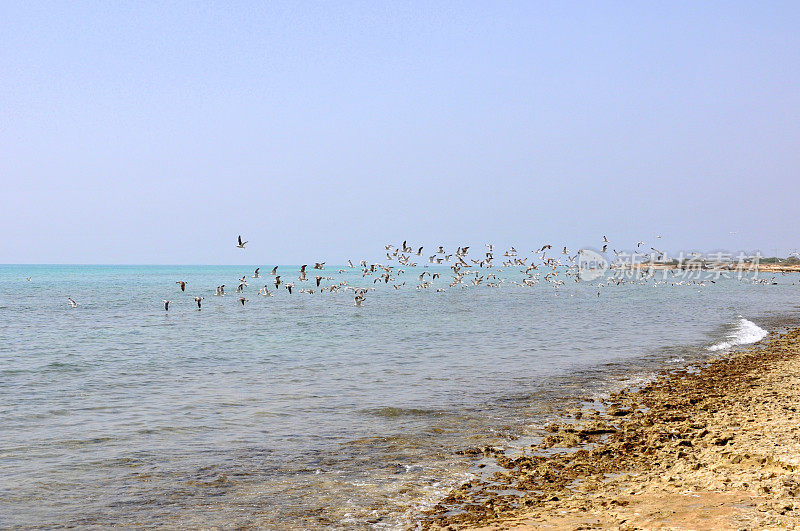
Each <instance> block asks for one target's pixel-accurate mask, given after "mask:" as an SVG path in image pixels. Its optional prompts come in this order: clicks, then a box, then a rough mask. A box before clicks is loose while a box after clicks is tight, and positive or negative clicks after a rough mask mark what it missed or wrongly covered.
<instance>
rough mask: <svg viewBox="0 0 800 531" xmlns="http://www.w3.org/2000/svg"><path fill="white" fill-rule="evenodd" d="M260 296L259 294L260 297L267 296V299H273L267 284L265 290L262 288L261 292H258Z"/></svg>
mask: <svg viewBox="0 0 800 531" xmlns="http://www.w3.org/2000/svg"><path fill="white" fill-rule="evenodd" d="M258 294H259V295H263V296H265V297H272V293H270V291H269V288H268V287H267V285H266V284H264V287H263V288H261V289H260V290H258Z"/></svg>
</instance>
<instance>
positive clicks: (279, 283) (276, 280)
mask: <svg viewBox="0 0 800 531" xmlns="http://www.w3.org/2000/svg"><path fill="white" fill-rule="evenodd" d="M280 285H281V276H280V275H278V276H276V277H275V287H276V288H277V287H278V286H280Z"/></svg>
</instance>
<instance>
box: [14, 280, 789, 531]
mask: <svg viewBox="0 0 800 531" xmlns="http://www.w3.org/2000/svg"><path fill="white" fill-rule="evenodd" d="M271 267H272V265H264V266H262V277H263V278H262V279H253V278H249V277H250V276H251V275H252V271H253V269H254V267H250V266H226V267H216V266H214V267H210V266H208V267H205V266H186V267H182V266H41V265H36V266H17V265H15V266H0V422H1V423H2V431H0V524H2V525H3V526H53V525H63V524H68V525H89V524H99V525H103V526H106V525H115V524H116V525H124V526H129V525H157V524H167V525H178V524H181V525H192V524H194V525H224V526H237V525H253V526H259V527H270V528H289V527H353V526H367V527H368V526H375V527H395V526H398V525H407V524H408V523H409V522H413V518H414V514H415V513H416V512H417V511H418V510H419V508H420V507H424V506H425V504H426V503H430V502H432V501H433V500H435V499H436V497H437V496H439V495H441V493H442V492H443V491H444V490H446V488H447V487H449V486H451V485H453V484H455V483H457V482H459V481H461V480H463V479H465V478H467V477H469V474H470V473H471V472H472V471H473V469H472V468H471V466H472V464H471V463H470V462H468V461H465V460H464V458H462V457H460V456H458V455H456V454H455V450H458V449H462V448H466V447H469V446H473V445H475V444H483V443H487V442H498V441H504V440H506V439H507V438H508V437H512V436H516V435H520V434H525V433H526V432H528V431H529V430H530V427H531V426H535V425H536V424H537V423H541V422H542V419H544V418H546V417H547V416H548V415H552V414H555V412H557V411H558V407H559V404H562V403H564V402H565V401H567V400H570V399H573V398H576V397H581V396H586V395H587V394H592V393H596V392H602V390H603V389H606V388H609V387H611V386H614V385H617V384H618V383H619V380H624V379H626V378H636V377H640V376H643V375H647V374H649V373H650V372H651V371H653V370H656V369H658V368H661V367H665V366H669V364H670V363H681V362H691V361H693V360H697V359H701V358H702V357H703V356H705V355H706V354H707V353H708V351H707V350H706V348H707V347H709V346H712V345H714V344H719V343H720V341H724V340H725V339H726V337H727V336H729V335H733V336H734V337H735V335H736V333H737V326H738V324H737V323H739V322H740V320H741V318H745V319H747V320H749V321H751V322H752V323H755V325H758V327H761V328H764V329H768V328H771V327H773V326H779V325H783V324H785V323H789V322H793V321H794V320H795V317H796V316H797V315H798V314H799V313H800V312H799V310H800V305H798V303H797V300H798V294H800V286H798V285H797V284H798V280H800V277H798V276H796V275H783V276H779V277H777V278H776V281H777V282H778V284H777V285H754V284H752V283H747V282H741V281H738V280H736V279H730V280H726V279H720V280H718V281H717V283H716V284H711V283H708V284H707V285H705V286H702V287H698V286H685V285H684V286H672V285H671V284H670V283H669V282H668V283H666V284H661V285H658V286H654V285H653V281H649V282H647V283H644V284H638V283H634V284H626V285H620V286H608V287H605V288H603V289H602V294H601V296H600V297H598V296H597V291H598V288H597V286H596V284H597V282H594V283H584V282H580V283H572V282H568V283H567V284H566V285H564V286H562V287H560V288H558V289H554V287H553V286H551V285H546V284H538V285H535V286H532V287H524V286H520V285H518V284H513V283H512V281H514V280H519V279H520V278H522V276H523V275H522V274H521V273H518V272H503V273H497V271H495V272H496V273H497V274H498V276H501V277H503V278H507V279H508V281H507V282H505V283H503V284H500V286H499V287H497V288H492V287H488V286H486V285H480V286H472V285H468V286H465V287H464V288H462V287H458V286H457V287H454V288H449V287H448V286H447V282H448V281H447V280H445V278H449V274H448V273H449V270H448V269H447V268H444V267H438V268H434V267H432V268H430V269H427V270H429V271H432V272H436V271H438V272H440V273H442V278H441V279H438V280H436V281H434V285H435V286H441V287H442V288H445V289H446V291H444V292H436V291H434V290H433V289H423V290H417V289H415V286H416V285H417V276H418V275H419V273H420V272H421V271H422V270H423V269H422V268H406V273H405V274H404V275H401V276H400V277H399V280H397V281H395V282H394V283H399V282H401V281H403V280H405V281H406V283H407V284H406V285H405V286H403V287H401V288H400V289H397V290H396V289H394V287H393V286H392V284H391V283H390V284H388V285H385V284H383V283H380V284H373V282H372V280H373V278H374V277H366V279H362V277H361V271H360V269H349V268H345V269H346V271H345V272H343V273H339V272H338V270H339V269H340V268H339V267H336V266H326V268H325V270H324V271H323V272H322V273H319V272H316V271H314V270H312V269H310V268H309V277H310V278H311V279H312V280H311V281H310V282H305V283H304V282H300V281H298V280H297V269H298V268H297V267H296V266H281V268H280V274H281V275H282V278H283V279H284V280H287V281H293V282H294V283H295V286H296V289H295V292H294V293H293V294H291V295H290V294H289V293H288V292H287V291H286V290H285V289H282V287H281V289H277V290H276V289H274V286H273V285H272V277H271V276H270V275H269V269H271ZM314 273H318V274H322V275H325V276H329V277H334V280H325V281H323V282H322V285H323V286H326V285H331V284H334V283H339V282H342V281H346V282H347V284H348V285H350V286H362V287H373V286H374V287H375V288H376V289H375V291H373V292H369V293H368V294H367V296H366V301H365V302H364V305H363V307H356V306H355V305H354V303H353V294H352V292H350V291H345V290H342V291H340V292H338V293H328V292H325V293H319V292H316V293H314V294H307V293H299V292H298V291H297V290H298V289H300V288H303V287H313V286H311V285H312V284H313V283H314V280H313V277H314ZM242 275H247V276H248V280H249V284H250V286H249V287H248V288H246V290H245V293H244V295H245V296H246V297H247V298H248V299H250V301H249V302H248V303H247V304H246V306H244V307H242V306H241V305H240V304H239V302H238V297H239V295H237V294H236V293H235V287H236V285H237V279H238V278H240V277H241V276H242ZM27 277H30V281H28V280H26V279H27ZM177 280H185V281H186V282H187V289H186V292H185V293H182V292H180V289H179V288H178V286H177V285H176V284H175V282H176V281H177ZM601 280H602V279H601ZM222 283H224V284H226V286H227V289H226V291H227V293H228V295H226V296H225V297H216V296H214V288H215V287H216V286H217V285H219V284H222ZM265 283H268V284H269V286H270V289H271V291H273V293H274V296H273V297H260V296H258V295H257V293H256V292H257V291H258V288H259V287H261V286H263V285H264V284H265ZM195 295H201V296H203V297H205V300H204V301H203V309H202V311H197V308H196V306H195V303H194V301H193V297H194V296H195ZM67 297H72V298H73V299H74V300H75V301H77V302H78V307H77V308H71V307H70V306H69V304H68V303H67ZM162 298H165V299H170V300H171V301H172V304H171V306H170V311H169V312H165V311H164V309H163V305H162V303H161V299H162Z"/></svg>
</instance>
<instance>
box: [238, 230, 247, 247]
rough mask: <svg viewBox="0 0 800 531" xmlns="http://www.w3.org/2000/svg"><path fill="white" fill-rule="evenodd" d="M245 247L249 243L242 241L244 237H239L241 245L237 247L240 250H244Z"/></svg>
mask: <svg viewBox="0 0 800 531" xmlns="http://www.w3.org/2000/svg"><path fill="white" fill-rule="evenodd" d="M245 245H247V242H243V241H242V235H241V234H240V235H239V244H238V245H237V246H236V247H238V248H239V249H244V246H245Z"/></svg>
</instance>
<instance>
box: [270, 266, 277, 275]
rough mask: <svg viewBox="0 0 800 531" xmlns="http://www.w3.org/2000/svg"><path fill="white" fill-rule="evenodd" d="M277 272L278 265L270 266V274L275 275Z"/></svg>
mask: <svg viewBox="0 0 800 531" xmlns="http://www.w3.org/2000/svg"><path fill="white" fill-rule="evenodd" d="M277 274H278V266H275V267H273V268H272V273H270V275H277Z"/></svg>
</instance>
